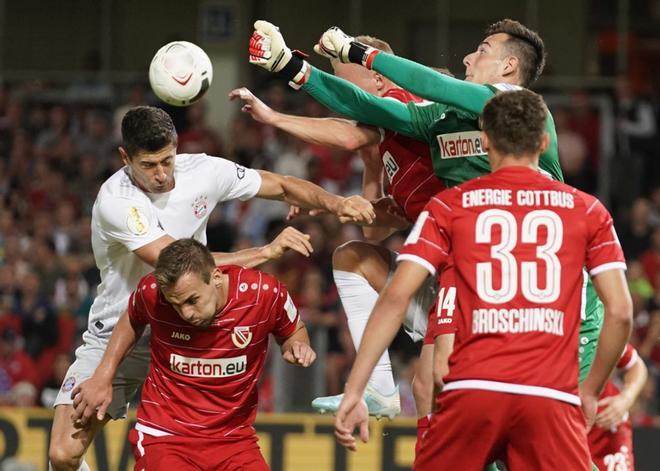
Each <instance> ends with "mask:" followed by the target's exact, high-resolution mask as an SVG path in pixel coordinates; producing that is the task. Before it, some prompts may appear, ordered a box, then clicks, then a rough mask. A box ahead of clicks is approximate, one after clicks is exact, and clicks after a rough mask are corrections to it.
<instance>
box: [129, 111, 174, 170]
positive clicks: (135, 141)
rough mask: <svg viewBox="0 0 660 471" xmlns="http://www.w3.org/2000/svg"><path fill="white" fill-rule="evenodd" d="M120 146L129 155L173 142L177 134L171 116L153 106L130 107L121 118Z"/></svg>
mask: <svg viewBox="0 0 660 471" xmlns="http://www.w3.org/2000/svg"><path fill="white" fill-rule="evenodd" d="M121 138H122V147H123V148H124V149H125V150H126V153H127V154H128V156H129V157H131V158H132V157H133V156H134V155H135V154H137V153H138V152H140V151H147V152H155V151H158V150H160V149H162V148H163V147H165V146H167V145H169V144H173V145H175V146H176V143H177V135H176V129H175V128H174V123H173V122H172V118H170V115H169V114H167V113H166V112H165V111H163V110H161V109H160V108H156V107H154V106H137V107H135V108H131V109H130V110H128V112H127V113H126V114H125V115H124V118H123V119H122V120H121Z"/></svg>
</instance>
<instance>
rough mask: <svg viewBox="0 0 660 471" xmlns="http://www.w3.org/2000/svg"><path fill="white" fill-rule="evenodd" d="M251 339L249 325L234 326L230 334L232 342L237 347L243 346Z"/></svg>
mask: <svg viewBox="0 0 660 471" xmlns="http://www.w3.org/2000/svg"><path fill="white" fill-rule="evenodd" d="M251 340H252V332H250V328H249V327H242V326H239V327H234V331H233V332H232V334H231V341H232V342H234V345H236V346H237V347H238V348H245V347H247V346H248V344H249V343H250V341H251Z"/></svg>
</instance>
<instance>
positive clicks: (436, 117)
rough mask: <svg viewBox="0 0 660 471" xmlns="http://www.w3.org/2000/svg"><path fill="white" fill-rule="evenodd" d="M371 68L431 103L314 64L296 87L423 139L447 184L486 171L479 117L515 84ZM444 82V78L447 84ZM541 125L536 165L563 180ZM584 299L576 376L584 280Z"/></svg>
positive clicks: (395, 64) (590, 332) (591, 336)
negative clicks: (387, 93) (406, 99)
mask: <svg viewBox="0 0 660 471" xmlns="http://www.w3.org/2000/svg"><path fill="white" fill-rule="evenodd" d="M373 66H374V69H375V70H377V71H378V72H380V73H382V74H383V75H385V76H386V77H388V78H389V79H391V80H392V81H393V82H395V83H397V84H399V85H400V86H402V87H403V88H404V89H406V90H408V91H409V92H411V93H414V94H416V95H418V96H420V97H422V98H425V99H429V100H433V101H432V102H423V103H408V104H404V103H401V102H399V101H397V100H394V99H390V98H380V97H377V96H374V95H371V94H369V93H367V92H365V91H363V90H361V89H360V88H358V87H356V86H354V85H353V84H351V83H349V82H347V81H345V80H342V79H340V78H338V77H335V76H334V75H330V74H326V73H325V72H322V71H320V70H318V69H315V68H312V69H311V73H310V76H309V80H308V81H307V83H305V85H304V86H303V87H302V88H303V89H304V90H305V91H306V92H307V93H309V94H310V95H312V96H313V97H314V98H315V99H316V100H317V101H319V102H320V103H322V104H323V105H325V106H327V107H328V108H330V109H331V110H333V111H335V112H337V113H339V114H342V115H344V116H346V117H348V118H350V119H353V120H356V121H358V122H360V123H363V124H368V125H372V126H377V127H379V128H384V129H389V130H391V131H395V132H398V133H401V134H403V135H406V136H408V137H411V138H413V139H417V140H419V141H423V142H426V143H428V145H429V147H430V150H431V155H432V158H433V168H434V171H435V174H436V176H437V177H438V178H440V179H441V180H442V181H443V182H444V183H445V185H446V186H447V187H452V186H454V185H458V184H460V183H463V182H465V181H467V180H470V179H472V178H475V177H478V176H481V175H484V174H487V173H490V164H489V161H488V156H487V155H486V153H485V152H484V150H483V146H482V144H481V132H480V131H479V115H480V113H481V110H482V109H483V107H484V105H485V104H486V102H487V101H488V99H490V97H492V96H493V95H494V94H495V93H497V92H498V90H501V91H505V90H507V89H516V88H518V87H513V86H511V85H496V86H493V85H480V84H473V83H469V82H464V81H461V80H456V79H454V78H451V77H449V76H446V75H442V74H440V73H438V72H436V71H434V70H433V69H429V68H427V67H424V66H422V65H420V64H417V63H415V62H412V61H409V60H407V59H403V58H400V57H397V56H394V55H391V54H383V53H381V54H378V55H377V56H376V58H375V60H374V62H373ZM445 80H449V84H450V86H447V85H446V84H445V83H444V81H445ZM444 94H446V96H445V95H444ZM546 126H547V132H548V134H549V136H550V145H549V146H548V149H547V150H546V151H545V152H544V153H543V154H541V156H540V159H539V167H540V169H541V171H543V172H544V173H546V174H548V175H549V176H551V177H552V178H555V179H556V180H559V181H563V176H562V173H561V168H560V166H559V154H558V151H557V132H556V130H555V126H554V121H553V119H552V115H551V114H550V113H548V119H547V121H546ZM585 300H586V302H583V310H584V312H583V317H582V319H583V321H582V324H581V328H580V350H579V351H580V380H582V379H584V377H585V376H586V373H587V372H588V371H589V369H590V368H591V364H592V363H593V356H594V355H593V354H594V352H595V348H596V344H597V341H598V336H599V335H600V328H601V326H602V318H603V312H602V303H601V302H600V300H598V298H597V297H596V296H595V293H594V292H593V288H592V287H591V286H590V283H589V287H588V288H587V289H586V296H585ZM585 308H586V309H585Z"/></svg>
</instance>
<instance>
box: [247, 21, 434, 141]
mask: <svg viewBox="0 0 660 471" xmlns="http://www.w3.org/2000/svg"><path fill="white" fill-rule="evenodd" d="M254 28H255V31H254V33H253V34H252V38H251V39H250V48H249V54H250V56H249V57H250V62H251V63H252V64H255V65H258V66H260V67H263V68H264V69H266V70H268V71H270V72H275V73H277V74H278V75H280V76H282V77H283V78H284V79H286V80H288V81H289V85H291V86H292V87H294V88H296V89H298V88H300V87H301V86H304V88H305V91H307V92H308V93H309V94H310V95H312V96H313V97H314V98H315V99H316V100H317V101H319V102H320V103H322V104H323V105H325V106H327V107H328V108H330V109H331V110H333V111H335V112H337V113H339V114H341V115H344V116H346V117H347V118H350V119H353V120H355V121H358V122H360V123H364V124H368V125H372V126H377V127H381V128H386V129H391V130H393V131H397V132H400V133H402V134H405V135H407V136H410V137H412V138H415V139H422V137H420V136H418V133H417V132H416V130H415V129H414V127H413V126H412V125H411V122H410V121H411V120H410V113H409V111H408V108H407V107H406V105H404V104H403V103H401V102H399V101H397V100H389V99H385V98H378V97H375V96H373V95H371V94H369V93H367V92H365V91H363V90H361V89H360V88H358V87H356V86H355V85H353V84H351V83H349V82H347V81H345V80H342V79H340V78H338V77H335V76H333V75H330V74H326V73H325V72H322V71H320V70H318V69H314V68H313V67H311V66H310V65H309V64H308V63H307V62H306V61H305V60H304V58H303V57H302V56H301V55H300V54H299V53H296V51H291V49H289V48H288V47H287V45H286V43H285V42H284V38H283V36H282V34H281V33H280V31H279V29H278V28H277V26H275V25H273V24H271V23H268V22H267V21H263V20H259V21H256V22H255V23H254Z"/></svg>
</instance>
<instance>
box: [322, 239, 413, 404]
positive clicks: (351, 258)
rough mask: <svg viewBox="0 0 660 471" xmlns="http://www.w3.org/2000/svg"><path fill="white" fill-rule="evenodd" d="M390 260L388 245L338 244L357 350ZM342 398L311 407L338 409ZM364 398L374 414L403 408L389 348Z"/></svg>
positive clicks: (336, 261) (339, 281)
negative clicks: (395, 382)
mask: <svg viewBox="0 0 660 471" xmlns="http://www.w3.org/2000/svg"><path fill="white" fill-rule="evenodd" d="M391 259H392V255H391V252H390V251H389V250H387V249H386V248H384V247H380V246H377V245H373V244H369V243H366V242H360V241H350V242H347V243H346V244H344V245H341V246H339V247H337V249H336V250H335V253H334V255H333V257H332V267H333V275H334V279H335V284H336V285H337V290H338V291H339V297H340V298H341V301H342V305H343V306H344V312H345V313H346V318H347V320H348V329H349V332H350V334H351V338H352V340H353V345H355V349H356V350H357V349H358V347H359V346H360V341H361V340H362V335H363V334H364V329H365V327H366V325H367V321H368V320H369V314H370V313H371V311H372V310H373V307H374V305H375V304H376V299H378V293H379V292H380V291H381V290H382V289H383V287H384V286H385V284H386V283H387V278H388V274H389V270H390V263H391ZM341 398H342V396H341V395H337V396H326V397H319V398H316V399H315V400H314V401H313V402H312V407H313V408H314V409H316V410H318V411H320V412H322V413H323V412H335V411H336V410H337V407H339V403H340V402H341ZM365 400H366V401H367V404H369V405H370V407H369V412H370V413H371V414H372V415H376V416H389V417H394V416H395V415H397V414H399V412H400V411H401V406H400V401H399V394H398V390H397V387H396V386H395V384H394V378H393V376H392V364H391V363H390V357H389V354H388V352H387V351H386V352H385V353H383V355H382V356H381V358H380V360H379V361H378V364H377V365H376V367H375V368H374V371H373V373H372V374H371V378H370V380H369V386H368V388H367V392H366V394H365Z"/></svg>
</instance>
